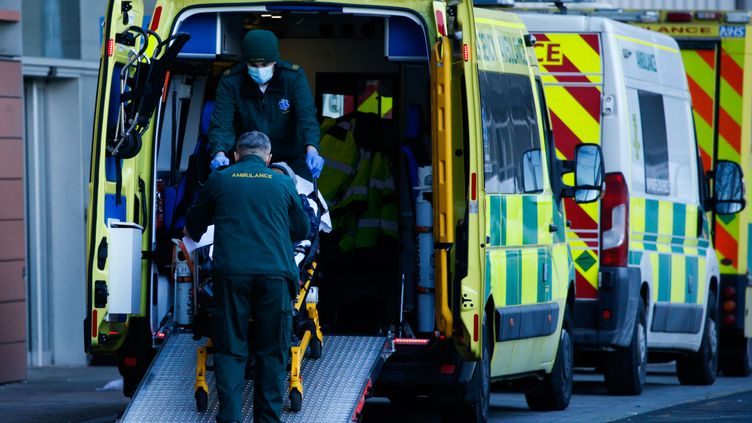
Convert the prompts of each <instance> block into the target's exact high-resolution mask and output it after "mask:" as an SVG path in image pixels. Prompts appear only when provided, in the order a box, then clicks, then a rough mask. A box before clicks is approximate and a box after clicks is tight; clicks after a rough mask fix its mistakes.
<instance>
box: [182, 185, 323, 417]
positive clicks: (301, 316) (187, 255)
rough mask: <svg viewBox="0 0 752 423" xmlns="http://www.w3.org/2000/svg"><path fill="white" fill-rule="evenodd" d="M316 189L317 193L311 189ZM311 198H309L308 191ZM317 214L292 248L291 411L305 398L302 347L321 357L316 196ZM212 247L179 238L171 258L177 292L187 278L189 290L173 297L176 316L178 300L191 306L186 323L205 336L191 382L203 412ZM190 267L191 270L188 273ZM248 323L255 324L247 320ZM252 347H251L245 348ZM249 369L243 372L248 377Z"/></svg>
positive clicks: (209, 348) (206, 395)
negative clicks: (194, 245)
mask: <svg viewBox="0 0 752 423" xmlns="http://www.w3.org/2000/svg"><path fill="white" fill-rule="evenodd" d="M314 192H317V191H314ZM309 197H313V196H312V195H311V196H309ZM314 201H315V202H316V203H317V212H315V214H314V215H312V216H311V227H312V228H316V229H314V230H311V231H310V233H309V237H308V239H306V240H303V241H300V242H298V243H297V244H295V245H294V247H293V254H294V258H295V263H296V265H297V266H298V270H299V278H298V283H297V284H296V285H297V286H294V287H292V288H291V294H292V293H293V292H294V293H295V295H294V297H293V298H292V301H293V304H292V342H291V346H290V355H289V357H290V363H289V365H290V374H289V386H288V392H289V398H290V411H293V412H298V411H300V410H301V408H302V402H303V380H302V377H301V366H302V362H303V359H304V357H306V356H305V353H306V351H308V353H309V354H308V356H307V357H308V358H310V359H313V360H316V359H319V358H320V357H321V355H322V352H323V345H324V336H323V333H322V331H321V325H320V322H319V315H318V308H317V304H318V288H317V287H316V286H315V276H316V267H317V263H316V253H317V252H318V246H319V239H318V233H319V232H318V230H317V229H318V228H319V221H320V220H321V214H322V213H324V212H325V208H324V206H323V204H322V202H321V201H319V199H318V198H316V199H315V200H314ZM211 250H212V245H211V244H207V245H203V246H201V247H199V248H197V249H195V250H194V251H189V250H188V249H187V248H186V246H185V244H184V243H183V242H182V241H179V242H176V246H175V254H174V255H173V257H174V266H173V267H174V274H175V281H176V284H175V286H176V291H177V292H179V291H181V290H180V284H181V283H187V282H188V281H186V280H185V279H186V278H187V279H190V282H191V283H192V284H191V289H190V292H189V293H187V294H185V293H184V294H183V295H187V298H186V299H185V300H184V301H180V300H179V299H177V298H176V302H175V304H176V312H175V315H176V317H178V318H179V316H180V307H179V306H178V304H180V303H186V302H187V303H188V304H190V308H191V310H190V316H192V317H191V324H190V327H191V328H192V330H193V337H194V339H196V340H199V339H201V338H203V337H208V338H209V339H208V340H207V342H206V344H205V345H203V346H200V347H198V348H196V381H195V384H194V388H193V389H194V397H195V399H196V409H197V411H198V412H204V411H206V409H207V405H208V402H209V401H208V399H209V384H208V383H207V371H211V370H212V366H209V365H208V364H207V363H208V358H209V355H210V354H212V352H213V343H212V339H211V331H210V319H211V315H210V313H209V309H210V307H211V304H212V301H213V292H212V287H213V283H212V279H211V253H212V251H211ZM186 268H187V269H190V274H188V272H187V271H186ZM250 324H251V325H252V324H253V322H250ZM251 348H253V346H252V345H251V346H250V348H249V349H251ZM249 373H250V372H249V371H246V376H247V377H248V374H249Z"/></svg>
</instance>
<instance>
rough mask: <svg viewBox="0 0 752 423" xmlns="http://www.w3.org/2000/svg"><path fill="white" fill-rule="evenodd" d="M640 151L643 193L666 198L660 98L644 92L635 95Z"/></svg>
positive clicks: (665, 147)
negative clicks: (639, 126)
mask: <svg viewBox="0 0 752 423" xmlns="http://www.w3.org/2000/svg"><path fill="white" fill-rule="evenodd" d="M638 99H639V104H640V123H641V126H642V150H643V154H644V160H645V192H647V193H648V194H655V195H669V194H670V193H671V188H670V187H671V185H670V182H669V161H668V137H667V136H666V114H665V113H664V108H663V97H662V96H661V95H660V94H655V93H651V92H647V91H638Z"/></svg>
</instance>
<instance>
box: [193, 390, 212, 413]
mask: <svg viewBox="0 0 752 423" xmlns="http://www.w3.org/2000/svg"><path fill="white" fill-rule="evenodd" d="M194 397H196V410H198V412H199V413H203V412H204V411H206V409H207V408H208V406H209V394H208V393H207V392H206V391H204V389H203V388H198V389H196V393H195V394H194Z"/></svg>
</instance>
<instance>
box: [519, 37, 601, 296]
mask: <svg viewBox="0 0 752 423" xmlns="http://www.w3.org/2000/svg"><path fill="white" fill-rule="evenodd" d="M533 35H534V36H535V38H536V43H535V53H536V57H537V58H538V64H539V65H540V67H541V74H542V76H543V82H544V86H545V92H546V103H547V105H548V109H549V113H550V115H551V126H552V130H553V133H554V140H555V141H556V155H557V156H558V157H559V158H561V159H566V160H573V159H574V150H575V147H576V146H577V145H578V144H582V143H593V144H598V145H600V142H601V98H602V93H603V64H602V58H601V40H600V34H598V33H556V32H546V33H540V32H538V33H534V34H533ZM568 176H570V177H571V176H572V175H571V174H570V175H568ZM564 206H565V208H566V213H567V219H569V220H570V222H571V227H570V228H569V230H568V231H567V241H568V243H569V245H570V247H571V249H572V258H573V259H574V265H575V281H576V290H577V298H578V299H583V298H587V299H595V298H597V289H598V268H599V265H598V262H599V258H598V244H599V239H598V238H599V233H598V229H599V226H598V222H599V219H600V202H593V203H588V204H578V203H576V202H575V201H574V199H573V198H565V199H564Z"/></svg>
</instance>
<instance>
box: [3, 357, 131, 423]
mask: <svg viewBox="0 0 752 423" xmlns="http://www.w3.org/2000/svg"><path fill="white" fill-rule="evenodd" d="M119 378H120V375H119V374H118V371H117V369H116V368H115V367H76V368H69V367H42V368H32V369H29V379H28V381H27V382H23V383H13V384H7V385H2V386H0V422H4V423H10V422H60V423H63V422H86V423H100V422H101V423H103V422H112V421H114V420H115V419H116V418H117V416H118V415H119V413H120V412H122V411H123V410H124V409H125V406H126V405H127V404H128V399H127V398H125V397H124V396H123V394H122V388H120V389H117V388H118V387H113V388H111V389H115V390H102V388H103V387H104V386H105V385H106V384H107V383H108V382H110V381H112V380H119Z"/></svg>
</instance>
